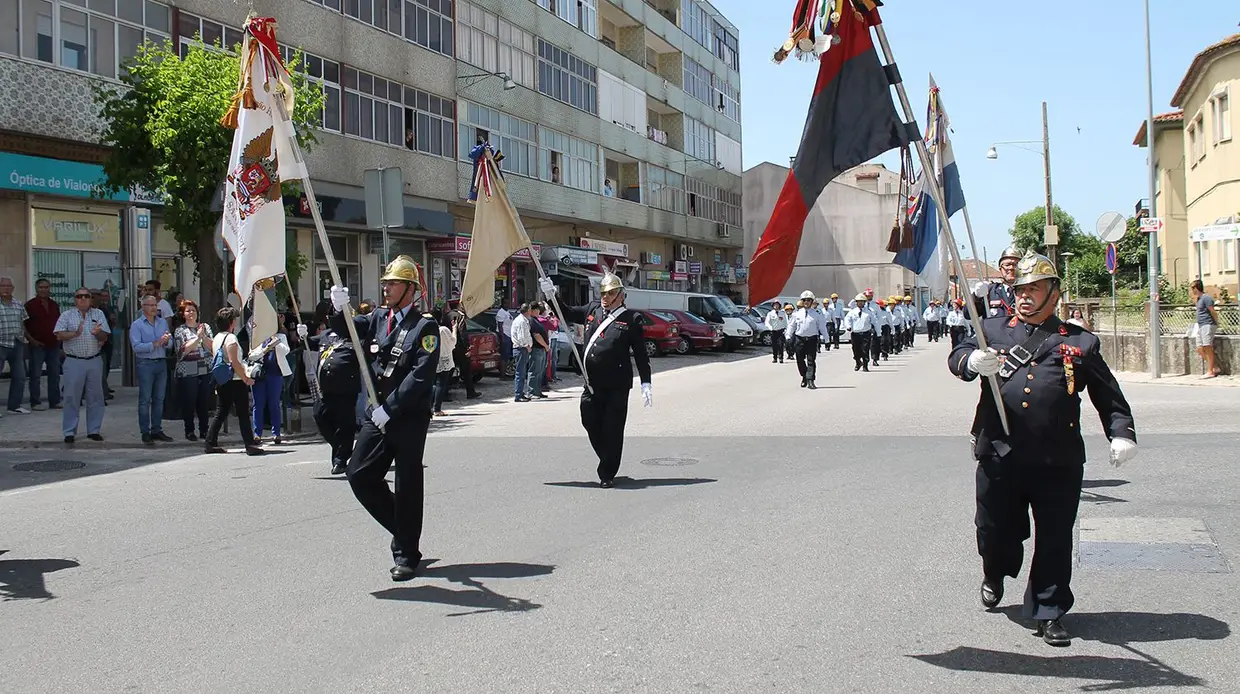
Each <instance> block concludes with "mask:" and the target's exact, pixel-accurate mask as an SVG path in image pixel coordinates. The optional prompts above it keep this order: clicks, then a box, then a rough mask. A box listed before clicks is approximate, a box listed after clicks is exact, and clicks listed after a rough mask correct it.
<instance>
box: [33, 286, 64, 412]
mask: <svg viewBox="0 0 1240 694" xmlns="http://www.w3.org/2000/svg"><path fill="white" fill-rule="evenodd" d="M26 315H27V316H28V318H27V319H26V334H28V335H30V364H29V366H30V368H29V369H28V370H27V371H26V376H27V377H28V378H29V379H30V409H32V410H41V409H43V401H42V393H41V392H40V391H41V390H42V385H43V378H42V374H43V369H44V368H45V367H46V369H47V406H48V407H50V408H52V409H53V410H59V409H60V340H57V339H56V321H58V320H60V304H57V303H56V301H55V300H53V299H52V282H51V280H48V279H47V278H39V281H37V282H35V283H34V298H33V299H31V300H30V301H27V302H26Z"/></svg>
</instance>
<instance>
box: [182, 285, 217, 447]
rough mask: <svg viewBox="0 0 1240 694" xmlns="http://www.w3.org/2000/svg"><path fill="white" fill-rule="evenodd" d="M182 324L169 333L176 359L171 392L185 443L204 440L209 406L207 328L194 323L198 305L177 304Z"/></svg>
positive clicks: (186, 302) (209, 375)
mask: <svg viewBox="0 0 1240 694" xmlns="http://www.w3.org/2000/svg"><path fill="white" fill-rule="evenodd" d="M180 309H181V319H182V321H183V323H182V324H181V325H180V327H178V328H177V329H176V330H175V331H174V332H173V341H172V344H173V352H174V354H175V355H176V370H175V372H174V374H175V375H174V388H173V392H174V393H176V397H177V399H178V400H179V401H180V406H181V408H180V409H181V419H183V420H184V421H185V440H186V441H197V440H198V439H199V438H204V439H205V438H207V411H208V409H210V408H209V405H210V403H211V338H212V336H213V333H212V331H211V327H210V326H208V325H207V324H206V323H200V322H198V304H196V303H194V302H193V301H190V300H189V299H185V300H183V301H181V304H180ZM194 415H197V416H198V429H197V431H198V433H197V434H195V433H194V431H195V430H194Z"/></svg>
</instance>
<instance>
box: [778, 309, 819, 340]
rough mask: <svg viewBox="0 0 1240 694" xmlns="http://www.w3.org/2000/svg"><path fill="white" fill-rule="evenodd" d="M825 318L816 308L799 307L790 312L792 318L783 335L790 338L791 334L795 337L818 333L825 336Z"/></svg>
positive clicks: (811, 335) (810, 335)
mask: <svg viewBox="0 0 1240 694" xmlns="http://www.w3.org/2000/svg"><path fill="white" fill-rule="evenodd" d="M829 334H830V333H828V332H827V319H826V318H825V317H823V315H822V312H820V311H819V310H818V309H816V308H799V309H797V310H796V311H795V312H793V314H792V320H790V321H788V328H787V329H786V330H785V331H784V337H786V338H791V337H792V336H793V335H796V336H797V337H813V336H815V335H819V336H821V337H824V338H825V337H827V336H828V335H829Z"/></svg>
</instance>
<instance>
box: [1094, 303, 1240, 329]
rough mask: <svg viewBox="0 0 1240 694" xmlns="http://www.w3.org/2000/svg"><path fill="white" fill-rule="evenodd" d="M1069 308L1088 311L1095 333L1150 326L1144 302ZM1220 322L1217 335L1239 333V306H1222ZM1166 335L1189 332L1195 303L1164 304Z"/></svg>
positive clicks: (1194, 318) (1161, 317)
mask: <svg viewBox="0 0 1240 694" xmlns="http://www.w3.org/2000/svg"><path fill="white" fill-rule="evenodd" d="M1070 308H1081V309H1082V311H1083V312H1084V313H1085V314H1086V316H1087V318H1088V321H1089V324H1090V325H1089V327H1090V330H1092V331H1093V332H1095V333H1110V332H1120V333H1125V334H1132V333H1145V332H1147V331H1148V330H1149V317H1148V313H1147V311H1146V307H1145V306H1117V307H1116V309H1115V310H1114V311H1112V309H1111V305H1110V302H1103V303H1101V304H1098V303H1092V302H1086V305H1076V304H1073V305H1071V306H1070ZM1215 309H1216V310H1217V311H1218V317H1219V325H1218V330H1217V331H1216V332H1215V334H1216V335H1240V306H1237V305H1235V304H1228V305H1223V306H1219V305H1216V306H1215ZM1158 316H1159V321H1160V324H1161V326H1162V331H1161V334H1162V335H1164V336H1171V337H1181V336H1185V335H1188V334H1189V333H1190V331H1191V330H1192V327H1193V325H1195V324H1196V323H1197V308H1196V307H1195V306H1167V305H1162V306H1160V307H1159V311H1158Z"/></svg>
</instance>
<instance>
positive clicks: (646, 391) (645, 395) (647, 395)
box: [642, 383, 654, 407]
mask: <svg viewBox="0 0 1240 694" xmlns="http://www.w3.org/2000/svg"><path fill="white" fill-rule="evenodd" d="M653 397H654V392H653V391H651V390H650V384H649V383H643V384H642V399H643V400H645V402H646V407H651V406H653V404H654V403H653V401H652V398H653Z"/></svg>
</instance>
